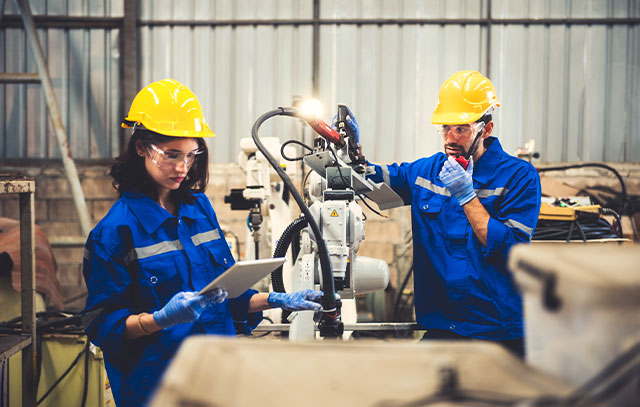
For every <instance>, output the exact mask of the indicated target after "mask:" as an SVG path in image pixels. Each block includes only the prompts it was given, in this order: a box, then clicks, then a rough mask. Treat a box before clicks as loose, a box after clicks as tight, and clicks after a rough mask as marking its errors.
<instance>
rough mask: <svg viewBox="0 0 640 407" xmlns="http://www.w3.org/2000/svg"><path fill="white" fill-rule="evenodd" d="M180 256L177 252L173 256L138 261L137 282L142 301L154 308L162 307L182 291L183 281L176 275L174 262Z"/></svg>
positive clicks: (167, 255)
mask: <svg viewBox="0 0 640 407" xmlns="http://www.w3.org/2000/svg"><path fill="white" fill-rule="evenodd" d="M181 255H182V253H181V252H180V251H178V252H175V253H174V254H166V255H162V256H153V257H151V258H146V259H141V260H138V265H139V267H140V271H139V273H138V282H139V285H140V294H141V297H142V298H141V300H142V301H144V302H145V303H149V304H153V305H155V307H156V308H159V307H163V306H164V305H165V304H166V303H167V302H169V300H170V299H171V298H172V297H173V296H174V295H175V294H177V293H178V292H180V291H182V290H183V288H182V287H183V280H182V278H181V277H180V274H179V273H178V265H177V262H176V257H177V256H181Z"/></svg>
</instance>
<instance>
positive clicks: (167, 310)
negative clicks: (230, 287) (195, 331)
mask: <svg viewBox="0 0 640 407" xmlns="http://www.w3.org/2000/svg"><path fill="white" fill-rule="evenodd" d="M225 298H227V292H226V291H225V290H222V289H219V288H218V289H215V290H213V291H210V292H208V293H206V294H203V295H198V293H196V292H195V291H181V292H179V293H178V294H176V295H174V296H173V298H171V300H169V302H168V303H167V305H165V306H164V307H163V308H162V309H160V310H158V311H156V312H154V313H153V319H154V320H155V321H156V323H157V324H158V325H159V326H160V327H161V328H163V329H164V328H168V327H170V326H173V325H176V324H186V323H188V322H193V321H195V320H197V319H198V318H199V317H200V314H201V313H202V311H203V310H204V309H205V308H207V307H209V306H211V305H213V304H219V303H221V302H223V301H224V300H225Z"/></svg>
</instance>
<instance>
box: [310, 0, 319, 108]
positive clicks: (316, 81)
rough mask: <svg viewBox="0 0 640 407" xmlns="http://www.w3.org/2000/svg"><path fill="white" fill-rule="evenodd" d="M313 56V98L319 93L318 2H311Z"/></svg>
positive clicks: (316, 0) (314, 0)
mask: <svg viewBox="0 0 640 407" xmlns="http://www.w3.org/2000/svg"><path fill="white" fill-rule="evenodd" d="M313 21H314V23H313V43H312V47H313V55H312V58H313V60H312V63H311V83H312V88H311V89H312V92H313V93H312V94H313V97H315V98H317V97H318V92H319V91H320V24H319V21H320V0H313Z"/></svg>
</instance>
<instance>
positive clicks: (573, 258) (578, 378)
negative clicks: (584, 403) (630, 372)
mask: <svg viewBox="0 0 640 407" xmlns="http://www.w3.org/2000/svg"><path fill="white" fill-rule="evenodd" d="M509 268H510V269H511V270H512V272H513V273H514V275H515V279H516V282H517V284H518V285H519V286H520V288H521V291H522V293H523V299H524V316H525V337H526V351H527V362H528V363H529V364H530V365H532V366H534V367H537V368H540V369H541V370H543V371H545V372H547V373H549V374H552V375H553V376H555V377H557V378H560V379H562V380H564V381H566V382H567V383H570V384H573V385H575V386H578V385H581V384H583V383H585V382H586V381H587V380H588V379H590V378H591V377H593V376H594V375H596V374H597V373H598V372H599V371H600V370H601V369H602V368H604V367H605V366H606V365H607V364H608V363H609V362H611V361H612V360H613V359H614V358H615V357H616V355H618V354H620V353H621V352H623V351H624V350H626V349H628V348H630V347H631V346H632V345H633V344H635V343H638V341H640V246H637V245H626V246H591V245H584V246H575V245H571V246H569V245H562V246H559V245H545V244H538V245H531V246H528V245H519V246H516V247H514V248H513V250H512V251H511V254H510V257H509Z"/></svg>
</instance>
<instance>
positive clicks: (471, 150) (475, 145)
mask: <svg viewBox="0 0 640 407" xmlns="http://www.w3.org/2000/svg"><path fill="white" fill-rule="evenodd" d="M489 118H491V116H489ZM485 123H486V122H485ZM483 131H484V126H482V128H481V129H480V131H478V134H476V138H474V139H473V143H471V147H469V150H468V151H467V153H466V154H465V155H464V158H465V159H466V160H468V159H469V157H471V156H472V155H473V153H475V152H476V151H478V141H480V138H481V136H482V132H483Z"/></svg>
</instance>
